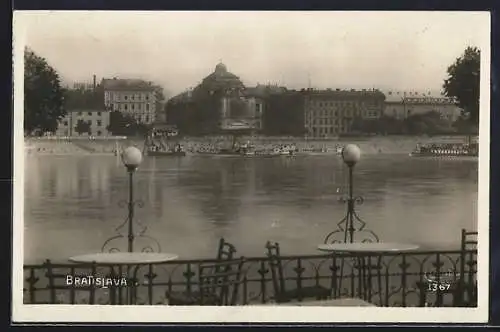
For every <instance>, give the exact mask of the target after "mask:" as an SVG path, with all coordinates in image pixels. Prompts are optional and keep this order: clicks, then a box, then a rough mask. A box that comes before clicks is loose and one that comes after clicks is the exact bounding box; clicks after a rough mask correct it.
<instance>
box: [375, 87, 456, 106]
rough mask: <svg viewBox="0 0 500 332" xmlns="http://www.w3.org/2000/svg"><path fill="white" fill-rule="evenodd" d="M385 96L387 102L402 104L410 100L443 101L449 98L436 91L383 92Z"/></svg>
mask: <svg viewBox="0 0 500 332" xmlns="http://www.w3.org/2000/svg"><path fill="white" fill-rule="evenodd" d="M383 93H384V94H385V101H386V102H389V103H391V102H394V103H397V102H402V101H403V99H409V98H412V99H413V98H431V99H442V98H447V97H446V96H444V95H442V94H441V93H440V92H436V91H395V90H387V91H383Z"/></svg>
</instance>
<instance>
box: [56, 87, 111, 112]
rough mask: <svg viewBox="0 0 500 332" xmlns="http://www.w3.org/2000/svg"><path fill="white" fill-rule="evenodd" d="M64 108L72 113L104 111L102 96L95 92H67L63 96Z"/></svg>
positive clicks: (100, 93) (98, 91)
mask: <svg viewBox="0 0 500 332" xmlns="http://www.w3.org/2000/svg"><path fill="white" fill-rule="evenodd" d="M64 106H65V108H66V110H68V112H72V111H86V112H87V111H88V110H95V111H104V110H105V106H104V95H103V92H102V91H101V90H99V89H97V90H67V91H66V93H65V95H64Z"/></svg>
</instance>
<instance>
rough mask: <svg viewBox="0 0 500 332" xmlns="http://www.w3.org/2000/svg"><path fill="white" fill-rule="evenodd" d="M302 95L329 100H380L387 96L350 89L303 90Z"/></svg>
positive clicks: (371, 90) (378, 91)
mask: <svg viewBox="0 0 500 332" xmlns="http://www.w3.org/2000/svg"><path fill="white" fill-rule="evenodd" d="M300 93H302V94H304V95H307V96H314V97H316V96H317V97H329V98H379V99H385V95H384V94H383V93H382V92H381V91H380V90H377V89H362V90H356V89H350V90H341V89H335V90H334V89H326V90H317V89H311V88H309V89H301V90H300Z"/></svg>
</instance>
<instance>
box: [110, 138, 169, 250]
mask: <svg viewBox="0 0 500 332" xmlns="http://www.w3.org/2000/svg"><path fill="white" fill-rule="evenodd" d="M121 160H122V163H123V165H125V167H126V169H127V172H128V178H129V197H128V201H120V202H118V205H119V206H120V207H125V206H126V207H127V209H128V217H127V218H126V219H125V220H124V221H123V223H122V224H120V225H119V226H118V227H117V228H116V229H115V231H116V232H117V233H118V234H117V235H114V236H112V237H110V238H108V239H107V240H106V241H105V242H104V244H103V246H102V248H101V251H102V252H119V251H121V249H120V248H121V245H120V244H119V243H116V242H117V241H118V240H121V239H125V238H126V240H127V251H128V252H134V244H135V243H134V241H135V240H137V239H138V238H141V239H142V240H144V239H148V240H149V241H148V243H144V242H142V243H143V244H145V245H144V246H142V247H141V249H140V251H141V252H160V251H161V247H160V244H159V242H158V241H157V240H156V239H155V238H153V237H151V236H148V235H146V234H145V233H146V230H147V227H146V226H145V225H143V224H142V223H141V222H139V221H138V220H136V219H135V208H136V207H139V208H141V207H143V206H144V202H142V201H141V200H135V199H134V173H135V171H136V170H137V168H138V167H139V165H140V164H141V163H142V152H141V150H139V149H138V148H136V147H134V146H130V147H128V148H126V149H124V150H123V152H122V153H121ZM134 225H136V226H137V227H138V229H135V226H134ZM125 227H126V228H127V232H126V234H123V233H125V232H123V233H122V231H124V230H125Z"/></svg>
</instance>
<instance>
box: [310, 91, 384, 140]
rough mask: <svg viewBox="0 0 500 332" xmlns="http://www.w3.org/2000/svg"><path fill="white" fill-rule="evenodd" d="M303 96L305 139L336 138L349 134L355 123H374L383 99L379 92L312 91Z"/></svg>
mask: <svg viewBox="0 0 500 332" xmlns="http://www.w3.org/2000/svg"><path fill="white" fill-rule="evenodd" d="M301 92H302V94H303V96H304V127H305V132H306V135H307V136H309V137H315V138H326V137H335V136H339V135H343V134H348V133H350V132H351V131H352V126H353V123H354V121H355V120H356V119H363V120H366V119H377V118H379V117H381V116H382V114H383V111H384V101H385V95H384V94H383V93H382V92H380V91H378V90H340V89H336V90H328V89H327V90H313V89H307V90H305V91H301Z"/></svg>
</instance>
